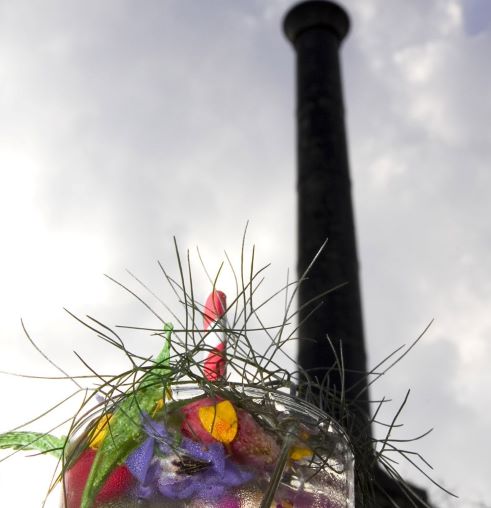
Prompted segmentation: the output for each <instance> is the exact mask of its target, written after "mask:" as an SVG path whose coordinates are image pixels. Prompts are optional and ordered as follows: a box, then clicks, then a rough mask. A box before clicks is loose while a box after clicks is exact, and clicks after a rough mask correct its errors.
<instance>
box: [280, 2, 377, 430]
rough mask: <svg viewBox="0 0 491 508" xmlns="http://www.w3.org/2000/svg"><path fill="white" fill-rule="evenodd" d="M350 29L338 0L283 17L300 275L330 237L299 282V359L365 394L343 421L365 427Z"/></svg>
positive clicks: (349, 392) (334, 382)
mask: <svg viewBox="0 0 491 508" xmlns="http://www.w3.org/2000/svg"><path fill="white" fill-rule="evenodd" d="M348 30H349V18H348V15H347V14H346V12H345V11H344V10H343V9H342V8H341V7H339V6H338V5H336V4H335V3H333V2H326V1H317V0H312V1H307V2H303V3H301V4H298V5H296V6H294V7H293V8H292V9H291V10H290V11H289V12H288V14H287V15H286V17H285V20H284V31H285V34H286V36H287V37H288V39H289V40H290V41H291V42H292V44H293V46H294V48H295V50H296V56H297V58H296V80H297V84H296V94H297V99H296V100H297V165H298V176H297V191H298V266H297V270H298V274H299V276H301V275H302V274H303V273H304V272H305V270H306V269H307V267H308V266H309V264H310V263H311V262H312V260H313V259H314V257H315V255H316V253H317V252H318V250H319V248H320V247H321V245H322V243H323V242H324V240H326V239H327V246H326V247H325V250H324V251H323V252H322V253H321V255H320V257H319V259H318V260H317V261H316V263H315V264H314V266H313V267H312V269H311V271H310V273H309V275H308V280H306V281H305V282H304V283H302V284H301V285H300V288H299V307H300V309H301V310H300V315H299V320H300V323H301V325H300V330H299V334H300V337H302V339H303V340H302V341H300V344H299V353H298V361H299V364H300V366H301V367H302V368H303V369H305V370H306V371H308V372H309V373H310V374H311V376H315V377H317V378H318V379H319V380H322V379H323V378H324V377H325V376H326V374H327V373H328V371H329V383H330V386H331V388H335V389H336V390H340V389H341V387H342V386H344V387H345V390H346V396H347V400H348V402H349V401H352V400H353V399H354V398H355V396H357V395H358V397H357V412H356V414H355V415H354V416H353V420H352V421H349V422H344V423H345V424H348V425H354V426H355V427H356V428H357V429H358V430H360V429H368V418H369V408H368V393H367V390H366V389H365V390H364V391H363V388H366V384H367V383H366V377H365V375H366V354H365V344H364V338H363V322H362V311H361V302H360V287H359V281H358V260H357V255H356V242H355V227H354V219H353V207H352V203H351V182H350V176H349V168H348V154H347V146H346V132H345V126H344V106H343V93H342V86H341V71H340V63H339V47H340V44H341V42H342V40H343V38H344V37H345V36H346V34H347V33H348ZM340 285H342V287H339V288H338V289H335V290H334V291H332V292H331V293H329V294H328V295H326V297H325V298H324V299H323V301H324V304H323V306H322V307H321V308H320V309H318V310H317V311H316V312H315V313H314V314H313V315H312V316H310V317H309V318H308V319H306V318H307V316H308V314H309V313H310V312H311V310H312V309H311V307H307V308H302V306H303V305H304V304H305V303H306V302H309V301H310V300H311V299H313V298H315V297H316V296H318V295H319V294H320V293H322V292H323V291H326V290H327V289H331V288H335V287H337V286H340ZM327 337H329V339H330V341H331V342H332V346H334V348H333V347H332V346H331V344H329V341H328V340H327ZM333 349H334V350H335V351H333ZM341 354H342V358H343V363H344V369H345V370H344V379H342V373H341V372H340V369H336V368H334V369H333V366H334V365H335V363H336V356H337V355H341ZM330 369H331V370H330ZM360 393H361V395H359V394H360ZM336 416H338V417H339V416H340V415H336Z"/></svg>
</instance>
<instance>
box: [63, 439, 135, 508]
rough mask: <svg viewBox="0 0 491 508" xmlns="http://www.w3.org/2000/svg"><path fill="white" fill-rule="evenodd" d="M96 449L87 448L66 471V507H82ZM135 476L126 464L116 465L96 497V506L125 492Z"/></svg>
mask: <svg viewBox="0 0 491 508" xmlns="http://www.w3.org/2000/svg"><path fill="white" fill-rule="evenodd" d="M96 453H97V452H96V450H92V449H91V448H87V449H86V450H85V451H84V452H83V453H82V455H80V457H79V459H78V460H77V462H75V464H74V465H73V466H72V467H71V468H70V469H69V470H68V471H67V472H66V473H65V477H64V482H65V492H66V505H65V508H80V501H81V500H82V494H83V492H84V488H85V484H86V483H87V478H88V476H89V473H90V468H91V467H92V463H93V462H94V459H95V455H96ZM132 483H133V477H132V475H131V473H130V472H129V471H128V468H127V467H126V466H124V465H122V466H118V467H116V468H115V469H114V470H113V471H112V473H111V474H110V475H109V477H108V478H107V480H106V483H104V485H103V486H102V488H101V490H100V491H99V493H98V494H97V497H96V506H97V505H98V504H99V503H105V502H107V501H110V500H111V499H114V498H116V497H118V496H121V495H122V494H124V493H125V492H126V491H127V490H128V489H129V487H130V486H131V484H132Z"/></svg>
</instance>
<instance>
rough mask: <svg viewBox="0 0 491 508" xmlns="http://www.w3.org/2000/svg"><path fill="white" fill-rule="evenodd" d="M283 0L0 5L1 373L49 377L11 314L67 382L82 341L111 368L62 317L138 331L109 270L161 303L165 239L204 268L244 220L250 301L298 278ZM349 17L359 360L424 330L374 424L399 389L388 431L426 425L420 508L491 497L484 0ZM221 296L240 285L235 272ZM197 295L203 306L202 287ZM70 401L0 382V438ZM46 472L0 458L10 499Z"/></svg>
mask: <svg viewBox="0 0 491 508" xmlns="http://www.w3.org/2000/svg"><path fill="white" fill-rule="evenodd" d="M205 4H206V9H207V10H206V11H204V10H202V9H203V8H204V7H203V6H204V5H205ZM293 4H294V2H292V1H289V0H269V1H267V2H264V1H259V0H247V1H245V0H244V1H242V2H229V1H226V0H208V1H207V2H206V3H204V2H197V1H191V0H181V1H177V0H147V1H146V2H137V1H135V0H106V1H104V2H100V1H97V0H86V1H84V2H77V1H75V0H44V1H43V2H40V1H37V0H29V1H28V0H16V1H15V2H14V1H11V0H10V1H9V0H0V171H1V175H2V183H1V185H0V234H1V236H2V249H1V251H0V370H2V371H9V372H16V373H28V374H33V375H39V376H53V375H57V373H56V371H55V370H54V369H53V367H52V366H51V365H50V364H49V363H48V362H47V361H46V360H45V359H44V358H43V357H42V356H41V355H40V354H39V353H38V352H37V351H36V350H35V349H34V348H33V347H32V345H31V344H30V343H29V341H28V340H26V337H25V334H24V333H23V331H22V327H21V321H20V319H21V318H22V319H23V322H24V324H25V326H26V328H27V330H28V332H29V334H30V336H31V337H32V338H33V339H34V340H35V341H36V344H38V346H39V347H40V348H41V349H42V350H43V351H44V352H45V353H46V354H48V356H49V357H50V358H51V359H52V360H53V361H55V362H56V363H58V364H60V365H62V366H63V367H64V368H66V369H67V370H68V371H69V372H70V373H77V372H80V371H81V365H80V362H79V360H77V358H76V357H75V355H74V354H73V351H75V350H76V351H77V352H79V353H80V354H82V355H84V357H85V358H87V359H90V360H91V361H92V362H94V363H95V364H96V365H99V367H101V368H105V367H106V366H107V365H108V364H110V365H111V367H112V368H114V369H116V371H117V367H118V365H119V363H118V359H114V360H113V359H112V358H111V356H110V355H109V354H106V351H105V350H104V348H103V347H102V346H101V345H100V341H98V340H97V338H95V337H93V336H92V335H90V334H89V333H88V332H87V331H85V330H84V329H82V327H81V326H80V325H78V324H77V323H76V322H75V321H74V320H73V319H72V318H70V317H69V316H68V315H67V314H66V312H64V310H63V308H68V309H70V310H71V311H72V312H74V313H76V314H79V315H85V314H90V315H93V316H96V317H98V318H100V319H101V320H102V321H104V322H105V323H107V324H110V325H114V324H147V325H149V324H153V323H152V321H151V319H150V317H149V316H148V314H146V313H145V312H144V309H141V308H140V307H139V306H138V305H136V304H135V301H134V300H132V299H131V298H130V297H129V296H128V295H126V294H125V293H124V292H122V291H121V290H120V289H119V288H118V287H116V286H115V285H114V284H112V283H111V282H110V281H109V280H108V279H107V278H105V277H104V274H110V275H111V276H113V277H115V278H116V279H118V280H123V281H127V280H130V281H131V278H128V274H127V272H126V269H129V270H131V271H132V272H133V273H135V274H137V276H138V277H140V278H141V279H143V280H145V281H146V282H147V283H148V284H149V286H150V287H151V288H152V289H153V290H155V291H156V292H157V293H159V295H162V297H163V298H164V299H166V298H169V297H170V298H171V299H172V295H171V294H169V291H168V289H166V288H165V283H164V281H163V277H162V274H161V272H160V270H159V268H158V265H157V261H158V260H160V261H161V263H162V264H163V265H164V266H166V267H169V270H170V271H171V272H172V273H177V266H176V260H175V251H174V243H173V236H176V238H177V241H178V244H179V246H180V248H181V250H182V252H184V253H185V252H186V250H187V249H189V250H190V252H191V255H192V259H193V263H195V266H196V271H197V272H200V268H199V262H198V261H197V258H196V256H197V255H196V246H199V249H200V252H201V254H202V256H203V258H204V259H205V264H206V265H207V267H208V269H209V270H210V271H211V272H212V273H214V272H216V270H218V267H219V266H220V263H221V262H222V260H223V259H224V254H223V252H224V250H226V251H227V252H228V253H229V254H230V257H231V258H232V259H234V260H237V259H238V257H240V244H241V239H242V235H243V232H244V228H245V225H246V223H247V222H248V221H249V226H248V233H247V245H248V248H250V247H251V246H252V245H255V247H256V250H257V258H258V263H259V264H261V263H269V262H271V263H272V265H271V268H270V269H269V270H268V275H267V281H266V283H265V286H266V288H267V289H270V290H271V292H273V290H274V288H279V287H281V286H282V285H283V284H284V281H285V279H286V273H287V270H288V269H290V273H294V271H295V242H296V240H295V238H296V219H295V206H296V204H295V203H296V201H295V200H296V196H295V153H294V150H295V148H294V147H295V130H294V107H295V105H294V54H293V50H292V48H291V46H290V45H289V43H288V42H287V41H286V39H285V38H284V36H283V34H282V31H281V20H282V17H283V16H284V14H285V13H286V12H287V10H288V9H289V7H291V6H292V5H293ZM342 5H343V6H344V7H345V8H346V9H347V11H348V12H349V14H350V17H351V21H352V28H351V32H350V34H349V36H348V37H347V39H346V40H345V41H344V43H343V45H342V50H341V58H342V72H343V82H344V97H345V106H346V122H347V129H348V140H349V157H350V166H351V176H352V185H353V198H354V206H355V214H356V224H357V238H358V256H359V259H360V265H361V285H362V293H363V307H364V321H365V331H366V337H367V349H368V357H369V364H370V365H371V366H373V365H376V364H377V363H378V362H379V361H380V360H382V359H383V358H385V357H386V356H387V355H388V354H390V353H391V352H392V351H394V350H395V349H396V348H398V347H399V346H401V345H404V344H406V345H407V344H410V343H411V342H412V341H413V340H414V339H415V338H416V337H417V336H418V335H419V334H420V333H421V332H422V331H423V330H424V329H425V327H426V326H427V325H428V323H430V322H431V321H432V320H434V321H433V322H432V325H431V327H430V329H429V331H428V332H426V334H425V335H424V337H423V339H422V341H421V342H420V343H419V344H418V345H417V347H416V348H415V349H414V350H412V351H411V353H410V354H409V355H408V356H407V357H406V358H405V359H404V360H403V362H402V363H400V364H399V365H397V366H396V367H395V368H394V369H393V370H392V371H391V372H390V373H388V374H387V375H386V376H385V377H384V378H383V379H381V380H379V381H377V383H376V384H375V385H374V386H373V389H372V393H371V396H372V398H373V399H377V398H381V397H382V396H385V397H386V398H388V399H391V400H392V402H391V403H390V404H388V407H387V409H386V415H385V416H387V418H389V417H390V415H393V414H394V412H395V411H396V410H397V408H398V407H399V405H400V403H401V402H402V400H403V398H404V396H405V394H406V391H407V390H408V389H410V390H411V394H410V398H409V401H408V404H407V406H406V407H405V409H404V412H403V415H402V417H401V418H402V420H401V421H402V422H403V423H404V427H403V428H401V429H399V432H400V434H399V436H400V437H401V438H404V437H410V436H416V435H419V434H421V433H423V432H425V431H426V430H428V429H429V428H434V431H433V432H432V433H431V434H430V435H429V436H427V437H426V438H425V439H424V440H422V441H419V442H418V443H416V444H414V445H413V447H412V449H413V450H416V451H418V452H421V453H422V455H423V456H424V457H425V459H427V460H428V461H429V462H430V463H431V465H432V466H433V468H434V470H433V471H432V472H431V476H432V477H433V478H434V479H435V480H437V481H438V482H441V483H442V484H443V485H444V486H445V487H446V488H448V489H450V490H452V491H454V492H455V493H456V494H458V495H459V497H460V498H459V499H458V500H454V499H452V498H450V497H448V496H446V495H445V494H443V493H442V492H441V491H439V490H438V489H436V488H433V487H430V485H429V483H428V481H427V480H426V479H425V478H424V477H423V476H421V475H419V474H418V473H417V472H415V471H414V470H413V469H411V468H409V467H406V466H404V465H403V464H401V471H403V472H404V474H405V475H406V476H407V477H408V478H410V479H411V480H413V481H414V482H415V483H416V484H418V485H419V486H421V487H425V488H428V489H429V492H430V494H431V498H432V500H433V502H434V503H435V505H437V506H440V507H447V506H448V507H456V506H459V507H468V508H472V507H481V508H482V507H485V506H491V495H490V494H489V492H488V489H487V485H488V480H489V474H490V466H489V461H488V460H487V457H489V455H490V454H491V440H490V439H489V436H488V429H489V428H491V409H490V407H489V404H488V403H486V400H489V396H488V394H489V392H490V390H491V374H490V370H489V368H488V366H489V364H490V363H491V342H490V336H491V313H490V312H489V308H490V305H491V262H490V258H489V252H490V246H491V234H490V228H489V217H490V216H491V200H489V198H488V195H489V192H490V190H491V172H490V171H489V160H490V159H491V131H490V130H489V118H491V74H490V73H489V54H490V50H491V2H489V1H488V0H461V1H459V0H431V1H430V2H429V1H428V0H412V1H411V2H408V1H406V0H392V1H391V2H386V1H382V0H343V2H342ZM197 277H198V280H199V281H201V280H204V277H202V276H201V275H198V276H197ZM223 289H224V290H225V292H227V293H229V294H231V293H233V285H232V282H231V276H230V275H224V276H223ZM197 290H198V291H199V290H201V291H202V292H203V298H202V299H203V300H204V299H205V298H206V293H207V291H209V288H207V286H206V283H205V282H202V283H198V284H197ZM128 340H129V341H130V343H131V345H132V346H133V345H134V346H135V347H137V348H139V349H140V348H141V351H142V353H144V354H151V353H152V351H155V350H156V349H158V345H157V344H156V343H155V342H151V340H149V341H147V342H144V343H142V342H136V339H134V338H133V337H129V339H128ZM132 341H133V342H132ZM71 391H72V387H71V386H69V385H68V384H67V383H64V382H53V381H51V382H50V381H45V380H33V379H26V378H21V377H15V376H8V375H5V374H2V375H1V377H0V404H1V405H2V411H1V412H2V418H1V421H2V425H1V428H0V431H2V432H3V431H7V430H10V429H11V428H13V427H15V426H17V425H19V424H21V423H23V422H24V421H26V420H28V419H29V418H31V417H32V416H33V415H34V414H38V413H40V412H42V411H43V410H44V409H46V407H47V406H49V405H51V404H54V403H55V402H56V401H58V400H60V398H62V397H64V396H66V395H67V394H68V393H71ZM68 411H69V410H68ZM69 416H70V413H68V414H67V410H66V409H65V410H62V409H60V410H59V412H58V413H57V415H56V417H57V419H56V421H57V422H58V421H61V420H62V419H63V418H67V417H69ZM376 432H377V433H378V432H381V430H380V429H378V430H376ZM52 465H53V462H52V459H50V458H48V457H37V458H29V459H27V458H25V457H19V458H18V457H15V458H12V459H9V461H7V462H1V463H0V491H1V492H2V494H1V497H2V504H5V505H7V506H14V505H15V506H40V505H41V500H42V499H43V497H44V494H45V492H46V488H47V485H48V484H49V481H50V475H51V473H52V471H53V468H52V467H51V466H52ZM57 501H58V498H57V497H56V496H54V497H52V498H51V499H50V501H49V502H48V505H47V506H57V504H58V503H57ZM49 503H51V504H49Z"/></svg>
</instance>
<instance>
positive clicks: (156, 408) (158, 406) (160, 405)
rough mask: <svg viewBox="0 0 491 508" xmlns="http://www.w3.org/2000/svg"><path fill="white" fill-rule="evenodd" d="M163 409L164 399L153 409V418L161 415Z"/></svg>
mask: <svg viewBox="0 0 491 508" xmlns="http://www.w3.org/2000/svg"><path fill="white" fill-rule="evenodd" d="M162 409H164V399H159V400H158V401H157V402H156V403H155V407H154V408H153V411H152V418H154V417H155V415H156V414H157V413H159V412H160V411H162Z"/></svg>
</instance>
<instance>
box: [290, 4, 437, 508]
mask: <svg viewBox="0 0 491 508" xmlns="http://www.w3.org/2000/svg"><path fill="white" fill-rule="evenodd" d="M349 25H350V23H349V18H348V15H347V14H346V12H345V11H344V10H343V9H342V8H341V7H339V6H338V5H337V4H335V3H333V2H330V1H324V0H309V1H305V2H303V3H300V4H298V5H296V6H294V7H293V8H292V9H291V10H290V11H289V12H288V13H287V15H286V17H285V19H284V24H283V28H284V31H285V34H286V36H287V38H288V39H289V40H290V41H291V43H292V44H293V46H294V48H295V51H296V57H297V58H296V81H297V83H296V92H297V93H296V95H297V98H296V102H297V166H298V176H297V191H298V267H297V269H298V274H299V276H302V274H303V273H304V272H305V270H306V269H307V268H308V267H309V265H310V264H311V262H312V260H313V259H314V258H315V256H316V254H317V253H318V251H319V248H320V247H321V245H322V244H323V242H324V241H325V240H326V239H327V240H328V242H327V246H326V247H325V249H324V251H323V252H322V253H321V255H320V256H319V258H318V259H317V260H316V262H315V264H314V265H313V267H312V268H311V270H310V271H309V274H308V279H307V280H305V281H304V282H303V283H302V284H301V285H300V288H299V302H298V304H299V308H300V313H299V321H300V329H299V335H300V337H302V339H303V340H302V341H300V344H299V353H298V362H299V364H300V367H302V368H303V369H304V370H305V371H307V372H308V373H309V374H310V376H311V377H314V378H317V379H318V380H319V381H322V380H323V379H327V378H328V379H329V385H330V388H335V389H336V390H338V391H340V390H341V389H342V387H344V389H345V393H346V401H347V402H348V403H350V402H351V403H353V404H350V405H351V406H352V407H351V409H352V410H354V411H353V412H352V413H351V414H350V415H349V416H348V417H346V416H344V415H343V411H342V410H339V412H338V414H335V415H334V416H336V417H338V418H339V419H340V420H341V421H340V423H342V424H343V425H344V426H345V427H346V428H347V430H348V433H349V434H351V435H353V434H356V435H357V436H358V439H361V440H362V441H363V442H366V443H370V425H369V422H370V411H369V402H368V384H367V379H366V370H367V365H366V353H365V341H364V335H363V321H362V310H361V297H360V286H359V280H358V260H357V254H356V241H355V226H354V218H353V207H352V200H351V182H350V176H349V167H348V154H347V144H346V132H345V125H344V106H343V93H342V86H341V71H340V64H339V47H340V45H341V42H342V41H343V39H344V37H345V36H346V34H347V33H348V30H349ZM339 286H341V287H339ZM334 288H337V289H334ZM327 289H334V290H333V291H332V292H330V293H329V294H327V295H326V296H325V297H324V298H323V302H324V304H323V305H322V307H321V308H319V309H317V311H316V312H315V313H314V314H313V315H310V312H311V310H312V306H309V305H307V304H308V302H310V301H311V300H312V299H315V298H316V297H317V296H318V295H319V294H321V293H322V292H324V291H326V290H327ZM327 337H329V339H330V342H331V343H329V341H328V340H327ZM341 355H342V359H343V369H339V368H336V367H335V365H336V363H337V361H338V358H339V357H340V356H341ZM342 370H344V375H343V372H341V371H342ZM366 453H367V454H368V455H369V456H368V457H367V458H368V459H370V454H371V452H370V448H369V447H368V450H367V451H366ZM358 458H359V457H358ZM355 459H357V457H355ZM366 467H367V465H366V464H363V463H362V464H360V461H358V463H356V464H355V471H357V478H358V480H359V478H360V476H359V472H360V471H362V470H363V469H364V468H366ZM363 472H364V473H366V471H363ZM358 480H357V487H356V490H357V499H356V506H357V507H358V506H360V507H363V508H366V507H368V506H376V507H377V508H385V507H389V506H390V507H392V506H400V507H401V508H406V507H412V508H414V507H422V506H429V505H428V504H427V498H426V493H425V491H423V490H421V489H419V488H417V487H414V486H412V485H411V486H410V489H411V491H409V492H408V487H409V485H408V484H405V485H404V486H401V484H400V482H397V481H394V480H393V479H392V478H390V477H389V476H387V475H386V474H385V473H384V472H383V471H381V470H380V469H379V468H375V469H374V470H373V471H371V475H370V478H369V481H368V483H369V484H370V485H369V486H368V489H369V490H370V491H372V494H371V495H373V496H374V497H373V498H372V497H371V496H370V495H369V496H368V497H365V494H369V493H368V492H367V491H365V488H364V487H361V486H360V482H359V481H358ZM360 489H361V490H362V492H361V491H360ZM411 492H412V493H411Z"/></svg>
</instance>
